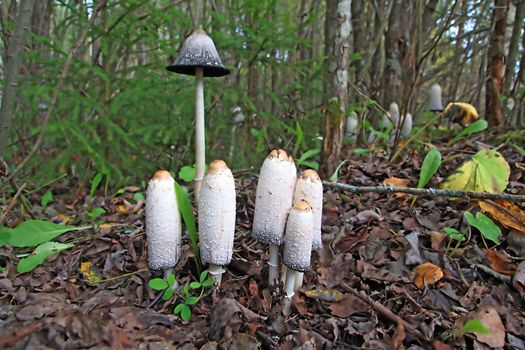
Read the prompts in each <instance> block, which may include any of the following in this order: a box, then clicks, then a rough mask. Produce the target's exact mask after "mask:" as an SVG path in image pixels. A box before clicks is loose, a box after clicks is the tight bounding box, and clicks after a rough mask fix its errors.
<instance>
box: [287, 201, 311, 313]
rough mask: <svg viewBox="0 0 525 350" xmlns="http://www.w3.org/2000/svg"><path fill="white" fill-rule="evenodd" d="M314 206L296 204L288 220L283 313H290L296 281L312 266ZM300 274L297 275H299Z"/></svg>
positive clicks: (300, 202)
mask: <svg viewBox="0 0 525 350" xmlns="http://www.w3.org/2000/svg"><path fill="white" fill-rule="evenodd" d="M313 220H314V216H313V212H312V207H311V206H310V205H309V204H308V203H307V202H305V201H298V202H296V203H295V204H294V206H293V208H292V210H291V211H290V215H289V216H288V222H287V224H286V235H285V243H284V253H283V264H284V265H286V266H287V267H288V268H287V272H286V282H285V284H284V291H285V294H286V296H285V300H284V303H283V313H284V314H285V315H288V314H289V313H290V306H291V304H292V298H293V296H294V294H295V289H296V287H297V286H296V281H297V280H299V279H300V280H301V281H302V273H304V272H305V271H307V270H308V269H309V268H310V257H311V255H312V253H311V251H312V239H313V236H314V225H313ZM298 274H299V275H300V276H297V275H298Z"/></svg>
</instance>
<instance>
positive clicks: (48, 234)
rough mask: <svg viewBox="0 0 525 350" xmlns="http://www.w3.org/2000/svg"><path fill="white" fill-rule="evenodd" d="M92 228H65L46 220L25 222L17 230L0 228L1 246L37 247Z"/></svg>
mask: <svg viewBox="0 0 525 350" xmlns="http://www.w3.org/2000/svg"><path fill="white" fill-rule="evenodd" d="M88 228H91V226H80V227H76V226H65V225H59V224H55V223H53V222H49V221H44V220H28V221H24V222H23V223H21V224H20V225H18V226H17V227H15V228H12V229H9V228H6V227H3V226H0V244H10V245H12V246H14V247H35V246H37V245H39V244H42V243H45V242H47V241H50V240H52V239H54V238H56V237H58V236H60V235H62V234H64V233H66V232H69V231H78V230H85V229H88Z"/></svg>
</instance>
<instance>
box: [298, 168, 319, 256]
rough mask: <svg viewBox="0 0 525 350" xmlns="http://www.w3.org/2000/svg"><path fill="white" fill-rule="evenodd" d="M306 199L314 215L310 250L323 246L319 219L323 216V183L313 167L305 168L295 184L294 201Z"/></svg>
mask: <svg viewBox="0 0 525 350" xmlns="http://www.w3.org/2000/svg"><path fill="white" fill-rule="evenodd" d="M301 200H303V201H306V202H307V203H308V204H310V206H311V207H312V212H313V216H314V219H313V220H314V221H313V225H314V236H313V239H312V250H320V249H321V248H323V240H322V238H321V221H322V217H323V183H322V181H321V179H320V178H319V175H318V174H317V171H315V170H314V169H307V170H305V171H303V172H302V173H301V175H300V176H299V178H298V179H297V184H296V185H295V193H294V197H293V201H294V203H297V202H298V201H301Z"/></svg>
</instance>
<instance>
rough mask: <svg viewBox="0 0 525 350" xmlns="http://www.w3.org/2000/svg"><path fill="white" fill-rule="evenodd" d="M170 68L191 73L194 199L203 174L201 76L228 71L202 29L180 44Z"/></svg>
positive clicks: (226, 72) (202, 90)
mask: <svg viewBox="0 0 525 350" xmlns="http://www.w3.org/2000/svg"><path fill="white" fill-rule="evenodd" d="M166 69H167V70H169V71H170V72H175V73H180V74H186V75H194V76H195V80H196V88H195V99H196V102H195V153H196V156H195V158H196V159H195V199H196V200H197V201H198V199H199V194H200V189H201V183H202V178H203V176H204V166H205V163H206V157H205V142H204V79H203V77H222V76H225V75H228V74H230V71H229V70H228V69H226V68H224V66H223V65H222V61H221V58H220V57H219V53H218V52H217V49H216V48H215V44H214V43H213V40H211V38H210V37H209V36H208V35H207V34H206V32H205V31H204V30H202V29H196V30H195V31H194V32H193V33H192V34H191V35H190V36H189V37H188V38H186V41H184V44H183V45H182V48H181V50H180V52H179V56H178V57H177V59H176V60H175V62H174V63H173V64H171V65H169V66H168V67H166Z"/></svg>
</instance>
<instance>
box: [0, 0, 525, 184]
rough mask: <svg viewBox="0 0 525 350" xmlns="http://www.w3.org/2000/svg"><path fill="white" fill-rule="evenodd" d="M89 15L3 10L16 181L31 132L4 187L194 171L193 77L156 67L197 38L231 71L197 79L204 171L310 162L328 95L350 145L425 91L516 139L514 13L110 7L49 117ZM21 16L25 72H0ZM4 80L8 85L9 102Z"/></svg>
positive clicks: (463, 2) (519, 21)
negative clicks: (354, 129) (461, 105)
mask: <svg viewBox="0 0 525 350" xmlns="http://www.w3.org/2000/svg"><path fill="white" fill-rule="evenodd" d="M97 4H98V1H97V0H95V1H78V0H73V1H69V0H64V1H56V0H55V1H52V0H45V1H44V0H42V1H28V0H19V1H14V0H3V1H1V13H0V20H1V27H2V28H1V40H2V43H1V44H2V45H0V54H1V58H2V65H1V67H0V69H1V77H2V91H3V92H4V93H3V95H2V115H1V116H0V118H1V125H0V126H1V127H2V135H3V143H5V147H3V149H1V148H0V149H1V154H0V158H2V157H3V158H4V159H5V160H6V163H7V164H8V166H9V168H11V170H12V169H13V168H16V167H17V165H19V164H20V163H21V162H22V161H23V159H24V158H25V157H26V156H27V154H28V153H30V150H31V148H32V147H33V146H34V144H35V142H36V140H37V138H38V135H39V134H40V133H41V131H42V130H43V131H45V137H44V138H43V142H42V144H40V145H39V147H38V149H37V151H36V154H35V155H34V156H32V157H31V158H30V159H29V162H28V163H27V165H25V167H24V168H23V169H22V171H21V173H20V174H19V175H18V176H21V175H23V176H31V178H32V179H33V180H34V181H36V182H37V183H39V182H40V183H45V182H46V181H49V180H52V179H54V178H56V177H57V176H60V175H61V174H64V173H69V174H73V175H75V176H77V177H78V178H79V179H84V180H86V181H89V179H91V178H92V177H93V174H94V173H102V174H104V175H106V176H107V179H109V182H110V183H111V184H112V185H122V184H128V183H133V182H136V181H141V180H143V179H144V178H146V177H148V176H150V175H151V174H152V173H153V171H154V169H157V168H165V169H179V168H180V167H182V166H183V165H188V164H192V163H193V162H194V157H193V120H194V119H193V115H194V79H193V77H188V76H182V75H177V74H173V73H170V72H168V71H166V70H165V67H166V65H167V64H168V63H169V62H170V60H173V58H174V57H176V55H177V50H178V49H179V48H180V46H181V44H182V42H183V41H184V38H185V37H186V36H188V35H189V34H190V33H191V32H192V31H193V29H194V28H196V27H199V26H202V27H203V29H205V30H206V31H207V33H208V34H209V35H210V36H211V37H212V38H213V40H214V42H215V44H216V46H217V49H218V51H219V53H220V55H221V58H222V61H223V63H224V64H225V66H226V67H227V68H229V69H231V70H232V73H231V74H230V75H229V76H227V77H225V78H207V79H206V81H205V107H206V116H207V120H206V130H207V135H206V136H207V160H211V159H215V158H220V159H224V160H225V161H226V162H227V163H228V164H230V166H231V167H232V168H233V169H234V170H237V171H242V170H243V169H249V168H250V167H251V166H254V165H259V164H260V163H261V161H262V159H263V158H264V157H265V155H266V154H267V149H268V148H267V144H270V145H271V146H274V147H283V148H285V149H288V150H290V151H293V153H294V156H295V157H296V158H297V157H299V156H300V155H302V154H304V152H307V151H309V150H315V149H319V150H320V149H321V148H322V138H321V137H320V136H322V135H324V134H325V133H326V132H327V131H326V128H327V126H326V123H323V122H324V121H326V119H327V118H329V116H328V114H329V113H327V112H326V102H327V101H328V100H329V99H331V98H333V97H336V98H338V99H339V106H340V109H341V111H342V112H343V113H344V115H349V114H350V113H352V112H356V113H357V115H358V117H359V119H360V120H361V121H362V123H361V124H362V125H363V133H362V136H363V137H360V138H359V139H358V141H357V142H358V144H360V145H359V147H365V140H366V133H368V130H367V127H368V128H369V127H370V125H371V126H374V125H376V123H377V122H378V121H379V120H380V118H381V116H382V114H383V113H384V110H387V109H388V105H389V104H390V103H391V102H397V103H398V104H399V105H400V108H401V111H402V114H404V113H405V112H411V113H412V114H413V115H414V119H415V125H416V126H417V125H422V124H423V123H425V122H426V121H427V120H428V119H429V118H430V113H429V112H427V106H428V101H427V100H428V91H429V88H430V86H431V85H433V84H435V83H438V84H440V85H441V87H442V89H443V100H444V103H445V104H446V102H452V101H462V102H469V103H471V104H473V105H474V106H476V108H477V109H478V111H479V112H480V115H481V116H482V118H486V119H487V120H488V121H489V124H490V125H491V127H493V128H496V127H498V128H499V127H507V128H511V129H516V128H518V129H519V128H523V127H524V126H525V116H524V115H525V99H524V96H525V73H524V70H525V54H524V51H525V34H524V30H525V21H524V16H525V1H523V0H521V1H510V0H495V1H467V0H456V1H440V0H425V1H403V0H372V1H363V0H352V1H351V2H350V1H349V0H339V1H338V0H326V1H321V0H290V1H275V0H226V1H215V0H210V1H204V0H203V1H180V0H178V1H177V0H170V1H167V0H158V1H138V0H128V1H120V0H119V1H108V3H107V4H106V5H105V6H102V7H101V8H100V11H99V14H98V16H97V18H95V20H94V23H93V25H92V27H91V29H90V30H89V31H88V32H87V38H86V41H85V43H84V44H85V45H81V46H80V49H79V50H78V52H77V53H76V55H75V56H74V57H73V58H72V61H71V62H72V63H71V68H70V70H69V73H68V74H67V75H65V76H64V78H65V80H64V83H63V85H62V86H61V88H60V89H59V90H58V91H59V95H58V99H57V102H56V104H53V101H52V95H53V91H54V89H56V87H57V84H59V80H60V77H61V74H62V73H61V72H62V68H63V66H64V64H65V62H66V59H67V55H68V53H69V52H71V50H72V48H73V47H74V46H75V45H78V44H80V41H81V40H80V38H81V36H82V32H83V30H84V29H85V28H87V26H88V22H89V20H90V17H91V16H92V15H93V13H94V8H95V7H96V6H97ZM24 13H25V17H26V20H27V26H26V27H27V29H28V33H27V39H26V40H25V43H23V45H22V46H21V48H22V54H23V55H22V58H23V59H22V61H20V62H17V63H19V65H18V68H17V69H16V71H11V72H10V71H9V67H10V65H9V62H10V60H13V55H12V53H13V51H14V50H15V49H16V46H17V45H16V38H17V36H16V28H17V26H18V27H20V25H22V26H23V22H21V21H22V19H23V17H24ZM15 66H16V65H15ZM11 67H13V66H11ZM9 74H11V78H12V76H13V75H15V76H16V77H17V78H18V79H19V81H18V86H19V89H18V91H17V93H16V94H15V95H13V96H11V95H10V94H6V91H7V89H6V88H7V85H8V84H6V80H7V79H8V77H9ZM8 99H10V100H12V101H8ZM6 102H9V103H11V102H12V108H11V110H8V109H9V108H8V107H9V106H10V105H8V104H6ZM51 104H53V106H51ZM50 107H53V111H52V113H51V114H50V118H49V120H47V119H46V117H45V116H46V111H48V109H49V108H50ZM239 111H240V112H239ZM240 113H242V115H243V117H244V120H243V122H242V123H238V122H239V121H240V119H239V118H240ZM8 119H9V123H8V124H9V127H8V128H7V127H6V120H8ZM343 127H344V123H338V124H337V125H336V129H339V130H340V132H341V134H342V128H343ZM343 141H344V142H345V143H346V144H349V143H350V141H349V140H348V139H346V140H343ZM429 141H430V140H429ZM1 143H2V142H0V144H1ZM522 144H523V143H522ZM312 153H315V152H312ZM336 158H337V157H336ZM334 160H337V159H334ZM335 165H337V164H335Z"/></svg>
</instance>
